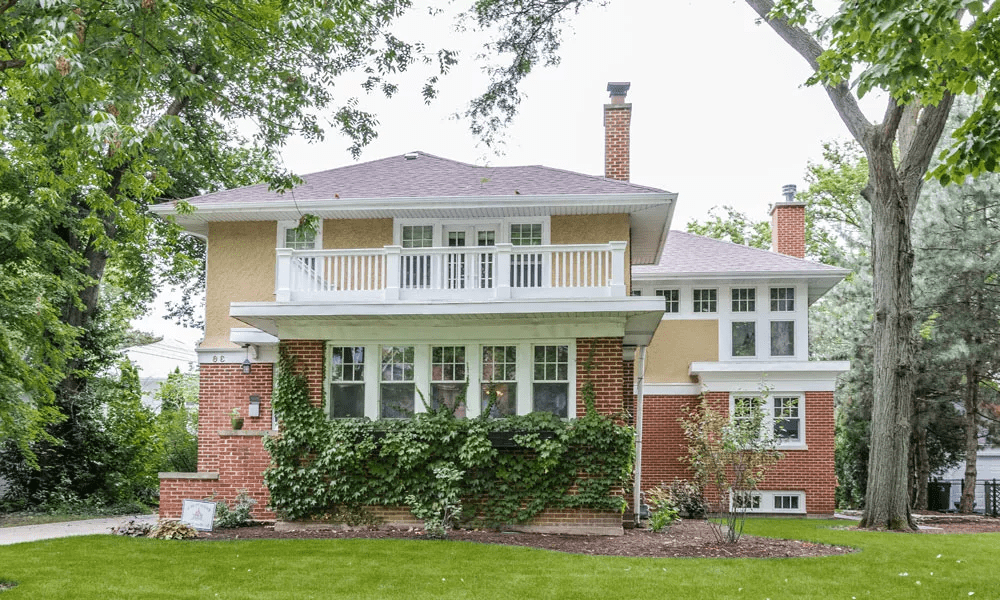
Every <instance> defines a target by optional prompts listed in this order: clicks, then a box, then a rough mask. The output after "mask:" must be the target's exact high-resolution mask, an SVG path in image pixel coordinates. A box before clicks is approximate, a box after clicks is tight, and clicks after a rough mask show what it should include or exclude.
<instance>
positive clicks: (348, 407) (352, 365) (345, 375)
mask: <svg viewBox="0 0 1000 600" xmlns="http://www.w3.org/2000/svg"><path fill="white" fill-rule="evenodd" d="M363 416H365V349H364V347H362V346H338V347H335V348H332V349H331V359H330V406H329V417H330V418H331V419H348V418H360V417H363Z"/></svg>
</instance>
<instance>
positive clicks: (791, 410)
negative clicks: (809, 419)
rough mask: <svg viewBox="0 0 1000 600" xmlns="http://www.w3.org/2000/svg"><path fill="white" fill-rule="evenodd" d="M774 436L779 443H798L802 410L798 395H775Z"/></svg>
mask: <svg viewBox="0 0 1000 600" xmlns="http://www.w3.org/2000/svg"><path fill="white" fill-rule="evenodd" d="M772 401H773V405H774V438H775V439H776V440H778V442H779V443H788V444H792V443H799V442H801V441H802V410H801V407H800V406H799V403H800V399H799V397H798V396H775V397H774V398H773V399H772Z"/></svg>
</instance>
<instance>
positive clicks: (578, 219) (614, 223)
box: [550, 214, 632, 293]
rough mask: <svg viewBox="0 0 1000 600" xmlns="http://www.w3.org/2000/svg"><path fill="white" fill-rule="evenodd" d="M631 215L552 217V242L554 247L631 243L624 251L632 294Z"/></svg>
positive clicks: (628, 287) (626, 281)
mask: <svg viewBox="0 0 1000 600" xmlns="http://www.w3.org/2000/svg"><path fill="white" fill-rule="evenodd" d="M629 219H630V215H627V214H616V215H553V217H552V219H551V221H550V225H551V241H552V243H553V244H606V243H608V242H621V241H625V242H629V245H628V246H626V247H625V287H626V293H631V290H632V269H631V268H629V265H631V264H632V245H631V241H632V239H631V237H630V236H629V226H630V220H629Z"/></svg>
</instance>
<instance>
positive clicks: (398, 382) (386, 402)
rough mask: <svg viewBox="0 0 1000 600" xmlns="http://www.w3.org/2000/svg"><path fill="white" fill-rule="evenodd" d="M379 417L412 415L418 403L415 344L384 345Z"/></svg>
mask: <svg viewBox="0 0 1000 600" xmlns="http://www.w3.org/2000/svg"><path fill="white" fill-rule="evenodd" d="M380 377H381V382H380V386H379V417H381V418H383V419H405V418H407V417H412V416H413V412H414V407H415V405H416V404H415V403H416V394H415V391H416V386H415V382H414V380H413V346H382V369H381V376H380Z"/></svg>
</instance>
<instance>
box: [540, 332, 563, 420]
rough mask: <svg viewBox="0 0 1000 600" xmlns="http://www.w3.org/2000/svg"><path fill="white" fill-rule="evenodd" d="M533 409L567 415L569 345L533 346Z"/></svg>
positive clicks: (559, 415)
mask: <svg viewBox="0 0 1000 600" xmlns="http://www.w3.org/2000/svg"><path fill="white" fill-rule="evenodd" d="M533 358H534V369H533V371H534V373H533V377H532V386H531V395H532V397H531V400H532V406H533V410H535V411H537V412H550V413H552V414H554V415H556V416H557V417H563V418H566V417H568V416H569V346H535V347H534V357H533Z"/></svg>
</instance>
